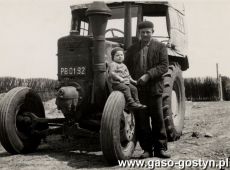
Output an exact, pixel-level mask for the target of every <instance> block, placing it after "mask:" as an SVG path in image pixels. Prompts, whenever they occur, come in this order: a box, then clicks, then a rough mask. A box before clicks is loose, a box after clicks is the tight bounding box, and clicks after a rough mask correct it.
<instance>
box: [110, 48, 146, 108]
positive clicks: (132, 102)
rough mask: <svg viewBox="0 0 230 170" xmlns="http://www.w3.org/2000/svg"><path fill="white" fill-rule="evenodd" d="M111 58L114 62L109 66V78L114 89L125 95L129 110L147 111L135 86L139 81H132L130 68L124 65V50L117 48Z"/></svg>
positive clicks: (112, 52)
mask: <svg viewBox="0 0 230 170" xmlns="http://www.w3.org/2000/svg"><path fill="white" fill-rule="evenodd" d="M111 57H112V60H113V61H112V62H111V63H110V66H109V77H110V81H111V83H112V89H113V90H117V91H120V92H122V93H123V94H124V97H125V100H126V102H127V107H128V108H129V109H131V110H132V109H145V108H146V105H142V104H141V103H140V101H139V98H138V91H137V88H136V87H135V86H134V85H136V84H137V81H136V80H133V79H132V77H131V76H130V74H129V70H128V68H127V67H126V65H125V64H124V63H123V61H124V50H123V49H122V48H120V47H115V48H114V49H113V50H112V51H111ZM133 84H134V85H133Z"/></svg>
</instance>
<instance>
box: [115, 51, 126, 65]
mask: <svg viewBox="0 0 230 170" xmlns="http://www.w3.org/2000/svg"><path fill="white" fill-rule="evenodd" d="M113 61H115V62H116V63H122V62H123V61H124V52H123V51H117V52H116V53H115V54H114V58H113Z"/></svg>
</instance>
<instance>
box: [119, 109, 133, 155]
mask: <svg viewBox="0 0 230 170" xmlns="http://www.w3.org/2000/svg"><path fill="white" fill-rule="evenodd" d="M134 140H135V118H134V115H133V113H132V112H130V113H127V112H125V111H123V114H122V115H121V120H120V142H121V146H122V150H123V152H126V151H127V150H129V147H131V146H132V144H133V141H134Z"/></svg>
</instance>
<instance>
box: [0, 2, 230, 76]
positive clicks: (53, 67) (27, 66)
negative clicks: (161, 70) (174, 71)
mask: <svg viewBox="0 0 230 170" xmlns="http://www.w3.org/2000/svg"><path fill="white" fill-rule="evenodd" d="M84 2H89V1H88V0H87V1H79V0H68V1H67V0H20V1H18V0H0V77H3V76H12V77H18V78H38V77H39V78H52V79H57V55H56V54H57V40H58V39H59V38H60V37H62V36H66V35H68V34H69V31H70V23H71V10H70V5H74V4H79V3H84ZM184 3H185V10H186V11H185V13H186V19H187V27H188V47H189V48H188V57H189V63H190V68H189V69H188V70H187V71H185V72H183V75H184V77H206V76H209V77H216V63H218V64H219V72H220V73H221V74H222V75H224V76H228V77H230V64H229V63H230V53H229V51H230V44H229V42H230V32H229V31H230V19H229V17H230V1H228V0H185V1H184Z"/></svg>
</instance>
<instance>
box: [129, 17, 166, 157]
mask: <svg viewBox="0 0 230 170" xmlns="http://www.w3.org/2000/svg"><path fill="white" fill-rule="evenodd" d="M138 29H139V33H140V41H138V42H137V43H136V44H134V45H132V46H131V47H130V48H129V49H128V50H127V53H126V58H125V64H126V65H127V67H128V69H129V71H130V74H131V76H132V77H133V78H134V79H135V80H138V81H137V83H138V85H139V97H140V101H141V102H142V103H143V104H145V105H147V109H146V110H144V111H139V112H137V113H136V114H135V118H136V126H137V138H138V140H139V143H140V146H141V147H142V149H143V150H144V153H143V154H142V155H141V158H147V157H152V156H153V147H154V156H156V157H160V158H170V155H169V154H168V153H167V152H166V151H167V134H166V129H165V124H164V119H163V110H162V93H163V88H164V86H163V74H164V73H166V72H167V71H168V54H167V49H166V47H165V45H164V44H163V43H161V42H159V41H157V40H155V39H153V38H152V34H153V33H154V29H153V23H152V22H150V21H143V22H141V23H140V24H139V25H138ZM149 117H151V120H152V121H151V125H152V128H150V123H149V122H150V121H149Z"/></svg>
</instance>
